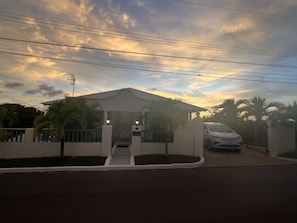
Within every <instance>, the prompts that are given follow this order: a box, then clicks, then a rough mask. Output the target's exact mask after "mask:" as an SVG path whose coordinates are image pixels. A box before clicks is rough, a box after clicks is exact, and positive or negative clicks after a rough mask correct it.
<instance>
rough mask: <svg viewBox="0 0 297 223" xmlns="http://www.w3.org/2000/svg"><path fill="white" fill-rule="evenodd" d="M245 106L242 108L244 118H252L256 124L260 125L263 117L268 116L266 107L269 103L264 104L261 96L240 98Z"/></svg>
mask: <svg viewBox="0 0 297 223" xmlns="http://www.w3.org/2000/svg"><path fill="white" fill-rule="evenodd" d="M242 102H243V103H244V104H245V106H244V107H243V108H242V111H243V113H244V117H245V118H246V119H249V118H252V120H254V121H255V123H256V124H257V125H261V123H262V121H263V119H264V118H265V117H267V116H268V112H267V109H268V108H269V107H270V106H271V105H267V104H266V99H265V98H261V97H257V96H255V97H253V98H251V99H247V100H242Z"/></svg>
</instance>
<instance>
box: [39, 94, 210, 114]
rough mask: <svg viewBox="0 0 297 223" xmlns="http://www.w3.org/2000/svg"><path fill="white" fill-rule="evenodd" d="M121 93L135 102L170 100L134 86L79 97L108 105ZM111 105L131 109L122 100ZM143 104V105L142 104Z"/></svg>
mask: <svg viewBox="0 0 297 223" xmlns="http://www.w3.org/2000/svg"><path fill="white" fill-rule="evenodd" d="M120 94H128V95H129V96H134V98H133V99H132V97H130V98H131V100H134V102H135V103H137V102H139V101H146V102H149V101H158V100H169V98H166V97H162V96H159V95H155V94H151V93H148V92H145V91H140V90H137V89H134V88H122V89H118V90H113V91H106V92H100V93H94V94H89V95H83V96H79V97H82V98H85V99H87V100H92V101H97V102H98V103H99V104H100V106H102V107H106V106H107V101H111V100H113V99H114V98H116V97H119V95H120ZM57 101H60V100H56V101H49V102H44V103H43V104H45V105H50V104H52V103H55V102H57ZM135 103H134V105H132V104H133V103H132V104H131V103H130V104H129V106H130V107H131V106H132V107H133V106H134V108H131V111H135V110H137V109H138V108H136V107H137V106H136V107H135ZM181 103H182V105H183V106H184V108H185V109H187V110H190V111H193V112H195V111H205V110H206V109H204V108H201V107H198V106H195V105H191V104H188V103H184V102H181ZM119 104H122V105H119ZM141 104H143V103H141ZM110 106H112V107H113V109H115V110H123V111H128V110H129V109H128V108H126V109H124V108H123V107H124V106H126V107H127V106H128V105H127V103H125V102H124V103H123V102H122V101H117V103H114V105H111V104H110V103H108V107H110ZM141 106H143V105H141ZM115 107H116V108H115ZM130 107H129V108H130ZM138 107H139V106H138Z"/></svg>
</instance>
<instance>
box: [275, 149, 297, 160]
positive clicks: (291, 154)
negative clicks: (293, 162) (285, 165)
mask: <svg viewBox="0 0 297 223" xmlns="http://www.w3.org/2000/svg"><path fill="white" fill-rule="evenodd" d="M279 156H280V157H285V158H292V159H297V150H293V151H290V152H286V153H283V154H280V155H279Z"/></svg>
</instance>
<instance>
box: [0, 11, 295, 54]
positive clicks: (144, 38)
mask: <svg viewBox="0 0 297 223" xmlns="http://www.w3.org/2000/svg"><path fill="white" fill-rule="evenodd" d="M1 13H2V14H1ZM3 13H4V14H3ZM7 14H8V13H7V12H4V11H0V17H4V18H6V20H8V21H12V22H18V23H23V24H27V23H26V22H25V20H26V19H27V17H25V16H22V15H19V14H15V15H17V16H11V15H10V14H13V13H9V14H8V15H7ZM7 18H8V19H7ZM32 18H34V17H32ZM34 20H36V21H37V22H38V25H39V26H41V27H45V28H49V27H50V28H51V27H55V29H59V30H63V31H70V32H75V33H80V34H85V33H88V34H91V35H99V36H101V35H102V34H104V36H110V37H116V38H119V37H121V38H125V39H127V40H135V41H140V42H147V43H153V44H162V45H169V46H179V47H187V48H195V49H197V47H198V48H199V49H207V50H213V51H228V52H232V53H243V54H256V55H268V56H279V57H286V56H294V55H295V54H296V53H295V52H289V51H272V50H266V49H252V48H244V47H230V46H223V45H214V44H210V43H197V42H188V41H187V42H185V41H182V40H176V39H171V38H161V37H156V36H152V35H143V34H135V33H131V32H121V33H119V32H113V31H109V30H105V29H99V28H98V27H86V26H76V25H73V24H67V23H61V22H56V21H52V20H44V19H40V18H36V17H35V18H34ZM98 32H100V33H101V34H99V33H98ZM123 35H124V36H123Z"/></svg>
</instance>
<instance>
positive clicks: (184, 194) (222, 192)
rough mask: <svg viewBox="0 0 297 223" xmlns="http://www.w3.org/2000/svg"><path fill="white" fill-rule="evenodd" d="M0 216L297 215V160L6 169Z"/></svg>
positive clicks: (268, 218) (277, 218)
mask: <svg viewBox="0 0 297 223" xmlns="http://www.w3.org/2000/svg"><path fill="white" fill-rule="evenodd" d="M0 222H1V223H6V222H14V223H15V222H30V223H32V222H38V223H40V222H42V223H46V222H51V223H52V222H103V223H108V222H116V223H120V222H131V223H133V222H141V223H145V222H149V223H155V222H162V223H164V222H220V223H222V222H228V223H230V222H241V223H242V222H249V223H250V222H297V165H284V166H262V167H223V168H216V167H211V168H207V167H205V168H197V169H185V170H147V171H109V172H65V173H63V172H58V173H25V174H2V175H0Z"/></svg>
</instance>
